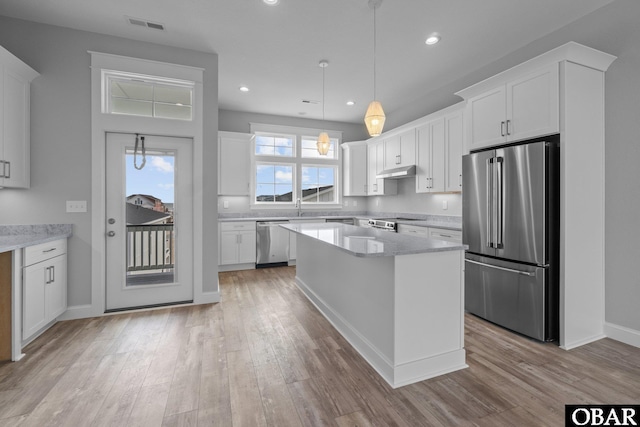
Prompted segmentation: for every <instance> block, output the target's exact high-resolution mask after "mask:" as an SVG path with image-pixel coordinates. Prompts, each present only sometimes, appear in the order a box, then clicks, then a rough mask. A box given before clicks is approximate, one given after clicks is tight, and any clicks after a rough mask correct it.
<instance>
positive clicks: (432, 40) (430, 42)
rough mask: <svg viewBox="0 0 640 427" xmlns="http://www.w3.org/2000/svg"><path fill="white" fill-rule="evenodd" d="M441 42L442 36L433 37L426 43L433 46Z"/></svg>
mask: <svg viewBox="0 0 640 427" xmlns="http://www.w3.org/2000/svg"><path fill="white" fill-rule="evenodd" d="M439 41H440V36H438V35H433V36H429V37H428V38H427V40H425V43H426V44H428V45H432V44H436V43H438V42H439Z"/></svg>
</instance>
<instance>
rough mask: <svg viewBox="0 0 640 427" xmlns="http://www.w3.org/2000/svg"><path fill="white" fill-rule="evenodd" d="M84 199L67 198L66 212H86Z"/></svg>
mask: <svg viewBox="0 0 640 427" xmlns="http://www.w3.org/2000/svg"><path fill="white" fill-rule="evenodd" d="M86 211H87V201H86V200H67V212H86Z"/></svg>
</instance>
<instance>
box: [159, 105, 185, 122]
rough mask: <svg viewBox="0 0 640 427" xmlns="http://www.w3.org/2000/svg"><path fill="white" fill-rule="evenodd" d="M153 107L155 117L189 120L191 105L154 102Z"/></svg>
mask: <svg viewBox="0 0 640 427" xmlns="http://www.w3.org/2000/svg"><path fill="white" fill-rule="evenodd" d="M155 108H156V110H155V117H159V118H162V119H182V120H191V107H190V106H189V105H173V104H160V103H158V102H156V103H155Z"/></svg>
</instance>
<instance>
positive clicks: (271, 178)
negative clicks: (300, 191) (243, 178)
mask: <svg viewBox="0 0 640 427" xmlns="http://www.w3.org/2000/svg"><path fill="white" fill-rule="evenodd" d="M292 201H293V166H292V165H270V164H256V202H275V203H278V202H292Z"/></svg>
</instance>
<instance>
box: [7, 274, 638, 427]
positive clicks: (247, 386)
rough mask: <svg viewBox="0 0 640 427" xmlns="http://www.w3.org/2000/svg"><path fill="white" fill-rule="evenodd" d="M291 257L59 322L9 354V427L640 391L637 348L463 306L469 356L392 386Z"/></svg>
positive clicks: (521, 421)
mask: <svg viewBox="0 0 640 427" xmlns="http://www.w3.org/2000/svg"><path fill="white" fill-rule="evenodd" d="M294 274H295V270H294V269H293V268H274V269H263V270H256V271H247V272H237V273H236V272H231V273H221V274H220V289H221V293H222V302H221V303H220V304H213V305H206V306H191V307H181V308H170V309H162V310H156V311H148V312H144V313H129V314H119V315H114V316H105V317H101V318H95V319H84V320H77V321H67V322H59V323H58V324H56V325H55V326H54V327H53V328H52V329H50V330H49V331H47V332H46V333H45V334H44V335H43V336H42V337H40V338H39V339H38V340H36V341H34V342H33V343H32V344H31V345H30V346H29V347H28V348H27V349H26V353H27V356H26V357H25V358H24V359H23V360H22V361H20V362H18V363H5V364H3V365H0V425H1V426H5V425H7V426H18V425H19V426H48V425H64V426H93V425H95V426H102V425H114V426H129V425H140V426H160V425H166V426H173V425H176V426H178V425H185V426H195V425H198V426H203V425H205V426H209V425H221V426H234V427H239V426H252V427H253V426H278V427H280V426H299V425H309V426H316V425H331V426H369V425H376V426H395V425H397V426H411V427H413V426H458V425H479V426H516V425H517V426H529V425H531V426H541V425H543V426H561V425H564V405H565V404H567V403H574V404H575V403H619V404H623V403H638V401H640V387H639V386H638V384H640V349H637V348H634V347H630V346H627V345H624V344H621V343H618V342H616V341H612V340H609V339H604V340H601V341H598V342H596V343H593V344H589V345H586V346H583V347H581V348H579V349H575V350H572V351H569V352H567V351H564V350H561V349H559V348H558V347H556V346H555V345H553V344H540V343H536V342H532V341H529V340H527V339H525V338H522V337H520V336H517V335H513V334H510V333H507V332H505V331H503V330H501V329H499V328H497V327H495V326H493V325H490V324H487V323H485V322H483V321H481V320H478V319H476V318H474V317H467V318H466V336H465V344H466V349H467V363H468V364H469V366H470V367H469V368H468V369H465V370H462V371H458V372H455V373H452V374H448V375H444V376H441V377H438V378H434V379H431V380H428V381H423V382H421V383H418V384H414V385H410V386H406V387H402V388H399V389H396V390H393V389H391V388H390V387H389V386H388V385H387V384H386V383H385V382H384V381H383V380H382V379H381V378H380V377H379V376H378V375H377V374H376V373H375V371H373V369H372V368H370V367H369V365H368V364H367V363H366V362H364V361H363V360H362V359H361V358H360V356H359V355H358V354H357V353H356V352H355V351H354V350H353V349H352V348H351V347H350V346H349V344H348V343H347V342H345V340H344V339H343V338H342V337H341V336H340V335H339V334H338V333H337V332H336V331H335V330H334V329H333V328H332V327H331V325H330V324H329V323H328V322H327V321H326V320H325V319H324V318H323V317H322V316H321V315H320V314H319V313H318V312H317V311H316V310H315V308H314V307H313V306H312V305H311V304H310V303H309V302H308V301H307V300H306V298H305V297H304V296H303V295H302V294H301V292H300V291H298V289H297V288H296V286H295V283H294Z"/></svg>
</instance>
